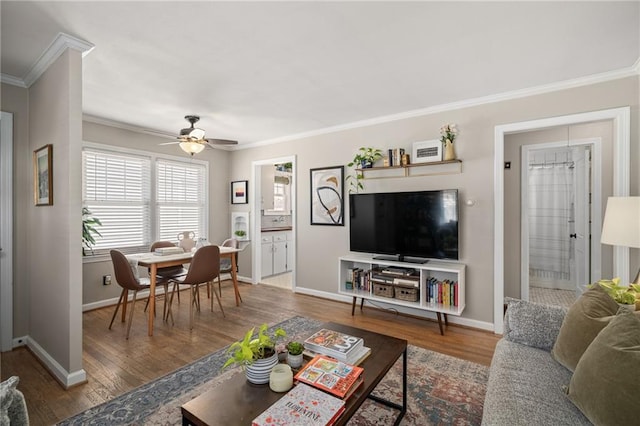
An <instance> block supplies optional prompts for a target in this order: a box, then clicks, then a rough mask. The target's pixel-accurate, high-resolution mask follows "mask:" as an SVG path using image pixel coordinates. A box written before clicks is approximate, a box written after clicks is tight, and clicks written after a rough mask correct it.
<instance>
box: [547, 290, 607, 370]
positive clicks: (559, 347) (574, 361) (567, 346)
mask: <svg viewBox="0 0 640 426" xmlns="http://www.w3.org/2000/svg"><path fill="white" fill-rule="evenodd" d="M617 311H618V304H617V303H616V302H615V301H614V300H613V299H612V298H611V296H609V295H608V294H607V293H606V291H605V290H604V289H603V288H602V287H600V286H599V285H596V286H593V287H592V288H590V289H589V290H587V291H585V292H584V293H582V296H580V297H579V298H578V300H576V301H575V302H574V303H573V305H571V307H570V308H569V312H567V315H566V316H565V317H564V321H562V327H560V333H558V338H557V339H556V343H555V344H554V345H553V349H552V350H551V354H552V355H553V357H554V358H555V359H556V361H558V362H559V363H560V364H562V365H564V366H565V367H566V368H568V369H569V370H571V371H574V370H575V369H576V365H578V361H579V360H580V357H581V356H582V354H583V353H584V351H585V350H587V348H588V347H589V345H590V344H591V342H592V341H593V339H595V337H596V336H597V335H598V333H600V330H602V329H603V328H605V327H606V326H607V324H609V321H611V316H613V315H615V314H616V312H617Z"/></svg>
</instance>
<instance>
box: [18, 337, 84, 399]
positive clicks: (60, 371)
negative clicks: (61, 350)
mask: <svg viewBox="0 0 640 426" xmlns="http://www.w3.org/2000/svg"><path fill="white" fill-rule="evenodd" d="M26 340H27V347H28V348H29V349H30V350H31V352H33V354H34V355H35V356H36V357H37V358H38V359H39V360H40V361H41V362H42V363H43V364H44V366H45V367H46V368H47V370H49V372H50V373H51V374H52V375H53V377H54V378H55V379H56V380H57V381H58V382H59V383H60V384H61V385H62V387H64V388H65V389H69V388H70V387H71V386H75V385H79V384H81V383H85V382H86V381H87V373H86V371H84V369H80V370H77V371H72V372H69V371H67V370H66V369H65V368H64V367H63V366H61V365H60V364H59V363H58V361H56V360H55V359H54V358H53V357H52V356H51V355H49V353H48V352H47V351H45V350H44V348H43V347H42V346H40V345H39V344H38V342H36V341H35V340H34V339H32V338H31V337H30V336H27V338H26Z"/></svg>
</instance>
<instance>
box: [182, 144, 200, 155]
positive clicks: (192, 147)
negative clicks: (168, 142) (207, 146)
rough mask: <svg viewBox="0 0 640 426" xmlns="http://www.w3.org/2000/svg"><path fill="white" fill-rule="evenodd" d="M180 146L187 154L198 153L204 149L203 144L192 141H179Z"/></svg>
mask: <svg viewBox="0 0 640 426" xmlns="http://www.w3.org/2000/svg"><path fill="white" fill-rule="evenodd" d="M180 148H182V150H183V151H184V152H186V153H187V154H191V155H193V154H199V153H201V152H202V150H204V144H202V143H200V142H194V141H184V142H180Z"/></svg>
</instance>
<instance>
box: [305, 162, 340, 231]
mask: <svg viewBox="0 0 640 426" xmlns="http://www.w3.org/2000/svg"><path fill="white" fill-rule="evenodd" d="M310 179H311V187H310V189H311V194H310V195H311V197H310V199H311V225H332V226H344V217H343V209H344V185H343V183H344V166H333V167H323V168H320V169H311V170H310Z"/></svg>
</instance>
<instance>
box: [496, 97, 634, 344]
mask: <svg viewBox="0 0 640 426" xmlns="http://www.w3.org/2000/svg"><path fill="white" fill-rule="evenodd" d="M602 120H612V121H613V133H614V134H613V170H614V176H613V195H614V196H622V197H624V196H628V195H629V178H630V159H629V150H630V138H631V130H630V123H631V108H630V107H622V108H613V109H607V110H602V111H593V112H585V113H580V114H572V115H564V116H559V117H551V118H543V119H540V120H532V121H523V122H518V123H511V124H504V125H499V126H496V127H495V130H494V151H495V154H494V174H493V176H494V189H493V194H494V209H493V210H494V217H493V274H494V280H493V285H494V287H493V322H494V324H493V325H494V330H493V331H494V333H496V334H502V332H503V329H504V324H503V314H504V312H503V300H504V170H503V167H504V137H505V135H506V134H509V133H520V132H525V131H532V130H539V129H545V128H549V127H555V126H567V125H571V124H578V123H588V122H592V121H602ZM603 201H604V200H603ZM613 255H614V269H613V273H614V276H617V277H620V279H621V280H622V282H629V249H628V248H627V247H614V253H613Z"/></svg>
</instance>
